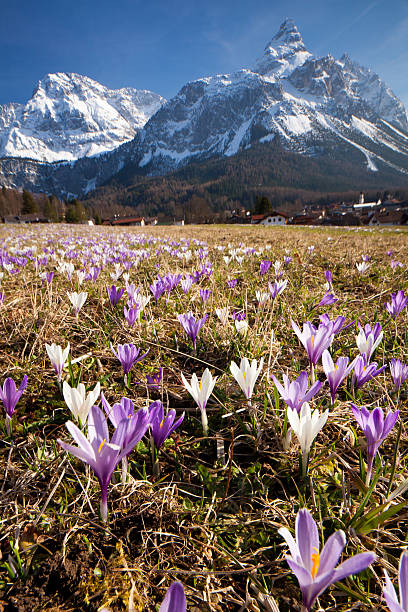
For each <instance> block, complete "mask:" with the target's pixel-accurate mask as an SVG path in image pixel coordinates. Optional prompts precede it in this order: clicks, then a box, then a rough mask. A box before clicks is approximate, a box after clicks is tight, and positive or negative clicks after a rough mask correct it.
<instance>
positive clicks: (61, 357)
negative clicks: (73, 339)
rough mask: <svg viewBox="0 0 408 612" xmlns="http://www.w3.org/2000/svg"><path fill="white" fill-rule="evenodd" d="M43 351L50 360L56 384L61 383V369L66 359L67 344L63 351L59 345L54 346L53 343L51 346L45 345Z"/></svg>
mask: <svg viewBox="0 0 408 612" xmlns="http://www.w3.org/2000/svg"><path fill="white" fill-rule="evenodd" d="M45 349H46V351H47V354H48V357H49V358H50V361H51V364H52V367H53V368H54V370H55V373H56V375H57V377H58V382H61V378H62V369H63V367H64V365H65V362H66V360H67V358H68V353H69V342H68V344H67V346H66V347H65V348H64V350H62V348H61V347H60V346H59V344H54V342H53V343H52V344H46V345H45Z"/></svg>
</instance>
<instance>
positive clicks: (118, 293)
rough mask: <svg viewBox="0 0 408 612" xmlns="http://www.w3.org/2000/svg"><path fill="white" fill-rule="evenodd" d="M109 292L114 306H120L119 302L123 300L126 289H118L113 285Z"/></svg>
mask: <svg viewBox="0 0 408 612" xmlns="http://www.w3.org/2000/svg"><path fill="white" fill-rule="evenodd" d="M107 291H108V297H109V301H110V303H111V304H112V306H116V304H118V302H119V301H120V299H121V298H122V295H123V294H124V293H125V290H124V289H117V288H116V287H115V285H112V286H111V287H110V288H109V289H108V290H107Z"/></svg>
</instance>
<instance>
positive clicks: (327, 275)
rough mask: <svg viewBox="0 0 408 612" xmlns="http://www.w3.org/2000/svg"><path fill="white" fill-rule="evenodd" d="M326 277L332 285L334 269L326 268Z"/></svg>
mask: <svg viewBox="0 0 408 612" xmlns="http://www.w3.org/2000/svg"><path fill="white" fill-rule="evenodd" d="M324 278H325V279H326V280H327V282H328V283H329V285H331V283H332V280H333V270H332V269H330V270H325V271H324Z"/></svg>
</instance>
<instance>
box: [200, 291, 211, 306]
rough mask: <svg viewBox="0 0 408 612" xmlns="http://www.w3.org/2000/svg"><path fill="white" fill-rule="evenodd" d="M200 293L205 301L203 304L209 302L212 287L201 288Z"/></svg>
mask: <svg viewBox="0 0 408 612" xmlns="http://www.w3.org/2000/svg"><path fill="white" fill-rule="evenodd" d="M199 293H200V298H201V299H202V301H203V304H205V303H206V302H208V300H209V299H210V295H211V289H200V292H199Z"/></svg>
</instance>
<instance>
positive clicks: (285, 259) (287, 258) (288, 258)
mask: <svg viewBox="0 0 408 612" xmlns="http://www.w3.org/2000/svg"><path fill="white" fill-rule="evenodd" d="M283 261H284V263H285V266H286V267H288V266H289V264H290V262H291V261H292V258H291V257H288V256H287V255H285V257H284V258H283Z"/></svg>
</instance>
